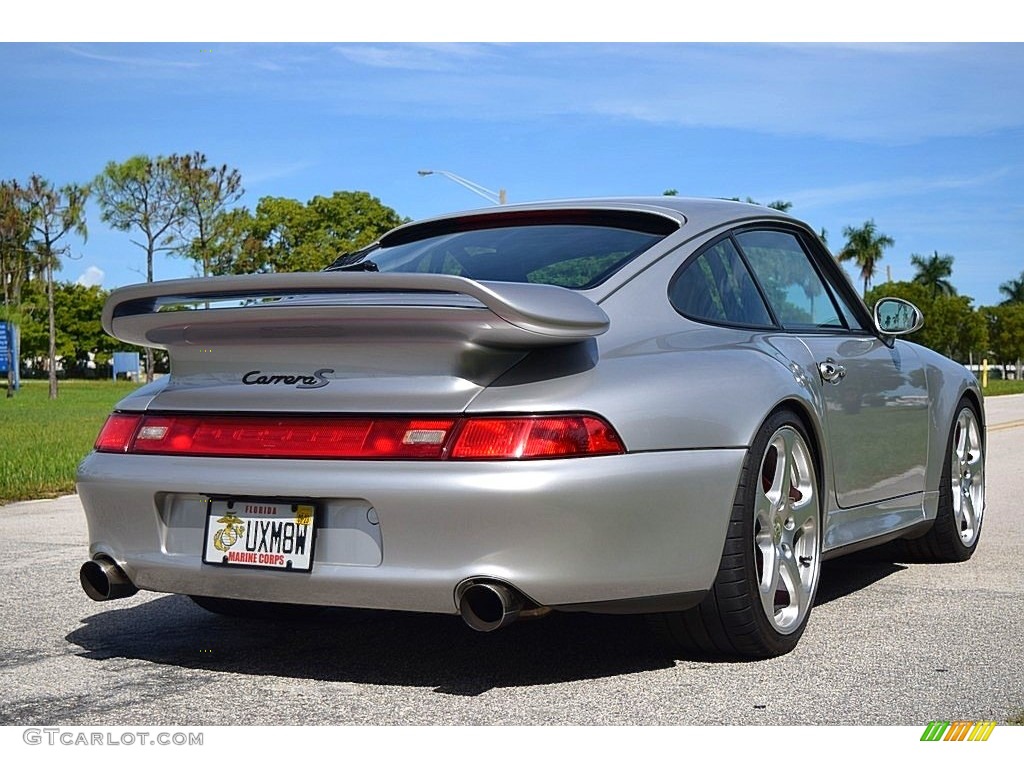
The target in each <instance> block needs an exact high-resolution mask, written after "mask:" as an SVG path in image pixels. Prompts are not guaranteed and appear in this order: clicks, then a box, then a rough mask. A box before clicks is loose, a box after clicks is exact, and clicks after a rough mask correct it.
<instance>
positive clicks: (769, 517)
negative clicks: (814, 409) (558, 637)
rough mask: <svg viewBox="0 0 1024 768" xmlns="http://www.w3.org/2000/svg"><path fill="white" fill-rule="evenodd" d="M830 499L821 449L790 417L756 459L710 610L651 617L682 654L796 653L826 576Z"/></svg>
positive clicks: (758, 440)
mask: <svg viewBox="0 0 1024 768" xmlns="http://www.w3.org/2000/svg"><path fill="white" fill-rule="evenodd" d="M821 506H822V505H821V498H820V494H819V486H818V481H817V473H816V469H815V457H814V454H813V452H812V449H811V441H810V439H809V438H808V436H807V432H806V429H805V428H804V426H803V423H802V421H801V420H800V418H799V417H798V416H797V415H796V414H795V413H793V412H791V411H788V410H783V411H778V412H776V413H775V414H773V415H772V416H770V417H769V418H768V420H767V421H766V422H765V423H764V425H763V426H762V427H761V429H760V430H759V431H758V434H757V436H756V437H755V439H754V442H753V444H752V445H751V448H750V451H749V452H748V453H747V458H746V461H745V462H744V465H743V470H742V472H741V474H740V483H739V486H738V487H737V490H736V499H735V501H734V503H733V510H732V516H731V518H730V520H729V529H728V533H727V536H726V540H725V547H724V549H723V552H722V562H721V565H720V566H719V569H718V576H717V578H716V579H715V583H714V585H713V586H712V588H711V590H710V592H708V594H707V596H706V597H705V598H704V600H703V602H701V603H700V605H698V606H696V607H695V608H692V609H690V610H688V611H683V612H679V613H666V614H658V615H655V616H652V617H651V620H652V622H653V623H654V625H655V629H656V631H657V632H658V633H659V634H660V635H661V636H662V638H663V639H665V640H667V641H668V642H669V643H670V644H671V645H672V646H673V647H674V648H679V649H682V650H685V651H697V652H699V653H703V654H711V655H715V656H725V657H747V658H768V657H771V656H779V655H781V654H784V653H788V652H789V651H791V650H793V648H794V647H795V646H796V644H797V642H798V641H799V639H800V636H801V635H802V634H803V631H804V628H805V627H806V626H807V620H808V617H809V616H810V614H811V608H812V607H813V605H814V597H815V594H816V592H817V588H818V579H819V577H820V574H821V527H822V523H821V517H822V515H821Z"/></svg>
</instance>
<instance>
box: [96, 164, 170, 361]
mask: <svg viewBox="0 0 1024 768" xmlns="http://www.w3.org/2000/svg"><path fill="white" fill-rule="evenodd" d="M178 166H179V163H178V160H177V159H176V158H175V157H173V156H172V157H164V156H160V157H156V158H151V157H148V156H146V155H135V156H134V157H130V158H128V159H127V160H125V161H124V162H123V163H116V162H113V161H111V162H109V163H107V165H106V167H105V168H104V169H103V173H101V174H100V175H99V176H97V177H96V179H95V181H93V189H94V190H95V194H96V201H97V203H99V206H100V211H101V213H100V218H101V219H102V220H103V221H104V222H106V223H107V224H109V225H110V226H112V227H113V228H114V229H118V230H121V231H122V232H129V231H132V230H138V231H139V232H140V233H141V234H142V241H141V242H140V241H138V240H132V242H133V243H134V244H135V245H137V246H139V247H140V248H142V249H143V250H144V251H145V252H146V282H149V283H151V282H153V256H154V255H155V254H156V253H157V252H159V251H166V250H170V249H171V244H172V243H173V242H174V235H175V231H176V229H177V228H179V227H180V226H181V225H182V224H183V222H184V221H185V217H186V216H187V213H188V210H187V208H186V192H185V188H184V186H183V185H182V183H181V178H180V175H179V173H178ZM146 380H147V381H152V380H153V350H152V349H151V348H149V347H146Z"/></svg>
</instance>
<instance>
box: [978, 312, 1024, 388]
mask: <svg viewBox="0 0 1024 768" xmlns="http://www.w3.org/2000/svg"><path fill="white" fill-rule="evenodd" d="M982 312H983V314H984V316H985V319H986V321H987V323H988V332H989V344H990V345H991V348H992V355H993V357H995V359H996V362H997V363H999V364H1000V365H1002V367H1003V378H1004V379H1005V378H1006V366H1007V365H1008V364H1009V363H1014V364H1015V365H1016V371H1017V374H1016V377H1017V378H1018V379H1019V378H1021V367H1020V363H1021V359H1024V303H1014V304H1010V303H1006V302H1004V303H1002V304H1000V305H999V306H998V307H985V308H984V309H983V310H982Z"/></svg>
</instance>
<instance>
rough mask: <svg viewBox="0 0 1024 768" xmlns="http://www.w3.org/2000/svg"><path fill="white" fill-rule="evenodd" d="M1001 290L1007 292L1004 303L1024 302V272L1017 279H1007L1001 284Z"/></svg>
mask: <svg viewBox="0 0 1024 768" xmlns="http://www.w3.org/2000/svg"><path fill="white" fill-rule="evenodd" d="M999 292H1000V293H1003V294H1006V301H1004V302H1003V304H1024V272H1021V273H1020V277H1019V278H1017V279H1016V280H1007V281H1006V282H1005V283H1003V284H1002V285H1000V286H999Z"/></svg>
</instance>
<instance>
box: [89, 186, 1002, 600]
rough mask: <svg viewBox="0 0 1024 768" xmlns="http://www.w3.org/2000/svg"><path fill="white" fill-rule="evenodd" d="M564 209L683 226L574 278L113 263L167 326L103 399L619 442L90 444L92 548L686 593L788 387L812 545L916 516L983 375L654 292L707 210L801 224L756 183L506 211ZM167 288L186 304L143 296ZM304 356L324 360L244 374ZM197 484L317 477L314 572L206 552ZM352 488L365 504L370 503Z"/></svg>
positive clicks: (278, 576) (552, 586) (191, 576)
mask: <svg viewBox="0 0 1024 768" xmlns="http://www.w3.org/2000/svg"><path fill="white" fill-rule="evenodd" d="M562 209H573V210H580V209H587V210H627V211H644V212H647V213H650V214H652V215H657V216H661V217H665V218H668V219H671V220H673V221H675V222H677V223H678V224H679V228H678V230H677V231H675V232H674V233H672V234H670V235H668V236H666V237H664V239H662V240H661V241H659V242H658V243H657V244H656V245H654V246H653V247H651V248H650V249H649V250H648V251H646V252H645V253H643V254H641V255H640V256H639V257H637V258H636V259H634V260H633V261H630V262H629V263H627V264H626V265H625V266H623V267H622V268H621V269H620V270H619V271H618V272H617V273H616V274H615V275H614V276H613V277H612V278H610V279H608V280H607V281H605V282H604V283H601V284H600V285H597V286H596V287H594V288H591V289H589V290H581V291H570V290H567V289H563V288H556V287H552V286H545V285H532V284H513V283H477V282H475V281H472V280H468V279H465V278H456V277H451V276H443V275H409V274H390V273H381V274H369V273H323V274H322V273H316V274H291V275H254V276H244V277H232V278H211V279H204V280H185V281H170V282H168V283H157V284H152V285H146V286H136V287H132V288H126V289H120V290H118V291H115V292H114V294H113V295H112V297H111V299H110V302H109V303H108V306H107V308H106V310H105V312H104V325H105V327H106V328H107V329H108V331H110V332H112V333H114V334H115V335H117V336H119V337H120V338H125V339H128V340H132V341H136V342H142V341H145V342H146V343H148V344H151V345H157V346H164V347H166V348H167V349H168V351H169V353H170V356H171V361H172V373H171V374H170V375H169V376H167V377H164V378H163V379H161V380H159V381H157V382H155V383H154V384H152V385H148V386H146V387H143V388H141V389H140V390H138V391H137V392H135V393H133V394H132V395H129V396H128V397H127V398H125V399H124V400H123V401H122V402H121V403H120V404H119V406H118V407H119V408H120V409H122V410H126V411H143V410H154V411H185V412H214V413H219V412H225V411H229V412H233V413H240V412H266V413H282V414H283V413H302V414H318V413H342V414H347V413H350V414H358V413H377V414H381V413H402V414H410V413H445V414H451V415H459V414H494V413H506V414H517V413H528V414H538V413H563V412H572V413H582V412H587V413H594V414H599V415H600V416H601V417H603V418H605V419H606V420H607V421H608V422H609V423H610V424H611V425H612V426H613V427H614V429H615V431H616V432H617V433H618V435H619V436H620V437H621V439H622V442H623V444H624V446H625V449H626V451H627V453H626V454H624V455H620V456H604V457H590V458H582V459H557V460H549V461H529V462H493V463H488V462H466V463H459V462H429V461H428V462H399V461H286V460H276V459H275V460H272V459H224V458H220V459H210V458H186V457H170V456H134V455H115V454H102V453H92V454H90V455H89V456H88V457H87V458H86V459H85V460H84V461H83V462H82V464H81V466H80V468H79V477H78V487H79V492H80V494H81V497H82V501H83V506H84V507H85V510H86V514H87V517H88V520H89V531H90V542H91V544H90V552H91V554H92V555H97V554H103V555H106V556H109V557H110V558H112V559H114V560H115V561H116V562H117V563H118V564H120V565H121V566H122V567H123V568H124V570H125V571H126V572H127V573H128V575H129V576H130V577H131V579H132V580H133V581H134V582H135V583H136V584H137V585H138V586H139V587H141V588H143V589H152V590H156V591H167V592H179V593H187V594H201V595H219V596H224V597H236V598H248V599H261V600H276V601H282V602H305V603H320V604H329V605H350V606H360V607H378V608H393V609H405V610H421V611H436V612H447V613H453V612H455V611H456V609H457V607H456V603H455V600H454V591H455V588H456V586H457V585H458V584H459V583H460V582H461V581H462V580H464V579H467V578H491V579H497V580H501V581H505V582H507V583H509V584H512V585H514V586H515V587H516V588H518V589H520V590H521V591H522V592H524V593H525V594H526V595H527V596H528V597H529V598H531V599H532V600H534V601H536V602H537V603H539V604H541V605H552V606H558V607H567V608H568V607H572V606H574V605H575V606H579V605H591V604H601V603H609V602H614V601H629V600H636V599H640V598H650V597H657V596H662V595H672V594H684V593H685V594H699V593H700V592H702V591H705V590H707V589H708V588H709V587H710V586H711V584H712V582H713V581H714V578H715V574H716V572H717V568H718V564H719V560H720V557H721V551H722V544H723V541H724V536H725V528H726V524H727V522H728V519H729V516H730V513H731V510H732V505H733V501H734V497H735V493H736V485H737V481H738V478H739V474H740V470H741V466H742V464H743V460H744V457H745V455H746V450H747V447H748V446H749V445H750V444H751V442H752V440H753V438H754V436H755V435H756V434H757V432H758V430H759V428H760V426H761V424H762V423H763V422H764V420H765V419H766V418H767V416H768V415H769V414H770V413H772V412H773V411H774V410H775V409H777V408H779V407H781V406H783V405H785V406H786V407H789V408H791V409H795V410H797V411H798V412H799V413H800V414H801V415H802V416H803V418H804V419H805V421H806V425H807V428H808V431H809V433H810V434H811V437H812V442H813V443H814V446H813V447H814V453H815V455H816V457H817V459H818V461H819V463H820V467H819V472H818V473H817V474H818V477H819V482H820V483H821V485H822V489H821V491H822V492H821V498H822V499H823V500H824V504H825V508H824V509H823V514H824V523H823V532H822V549H823V551H824V553H825V555H826V556H828V555H829V554H834V553H839V552H842V551H845V550H847V549H849V548H851V547H856V546H858V545H862V544H865V543H870V542H872V541H879V540H883V539H885V538H891V537H893V536H897V535H900V533H901V532H907V531H910V530H912V529H913V528H914V527H915V526H919V525H920V524H922V523H925V522H927V521H928V520H930V519H933V518H934V517H935V514H936V505H937V499H938V487H939V478H940V474H941V470H942V462H943V461H944V459H945V451H946V445H947V441H948V437H949V431H950V425H951V423H952V421H953V418H954V411H955V408H956V405H957V403H958V402H959V401H960V399H961V398H962V397H963V396H965V395H966V396H968V397H971V398H974V399H975V401H976V402H977V403H978V404H979V409H980V411H981V417H982V420H983V419H984V411H983V407H982V400H981V395H980V391H979V390H978V387H977V384H976V382H975V381H974V378H973V377H972V376H971V375H970V374H969V373H968V372H967V371H966V370H965V369H964V368H963V367H962V366H959V365H957V364H955V363H953V362H952V361H949V360H947V359H946V358H943V357H941V356H940V355H937V354H935V353H934V352H931V351H929V350H926V349H924V348H922V347H919V346H917V345H914V344H910V343H907V342H903V341H900V340H893V339H891V338H887V339H882V338H879V337H877V336H874V335H873V334H872V333H865V332H862V331H858V332H854V331H849V332H844V333H837V334H821V333H817V334H816V333H793V332H785V331H781V330H777V329H776V330H766V329H749V328H736V327H722V326H716V325H710V324H707V323H702V322H695V321H693V320H690V319H687V318H686V317H683V316H681V315H680V314H679V313H678V312H677V311H676V310H675V309H674V308H673V307H672V306H671V304H670V302H669V300H668V297H667V293H666V291H667V286H668V285H669V282H670V280H671V279H672V276H673V275H674V274H676V273H677V271H678V270H679V269H680V268H681V266H682V265H683V264H684V263H685V262H686V261H687V259H689V258H690V257H691V256H693V255H694V254H696V253H698V252H699V251H700V249H701V248H702V247H703V246H704V245H705V244H707V243H708V242H710V241H713V240H714V239H715V238H716V237H719V236H721V235H722V234H723V233H726V232H728V231H730V230H731V229H733V228H735V227H738V226H749V225H751V224H756V223H764V224H765V225H766V226H773V227H778V226H783V227H787V228H789V229H791V230H792V231H794V232H800V233H802V235H803V236H805V237H807V238H814V242H818V241H817V238H816V236H815V235H814V233H813V231H812V230H810V229H809V228H808V227H807V226H806V225H803V224H801V223H800V222H798V221H796V220H794V219H792V218H790V217H789V216H787V215H785V214H782V213H779V212H777V211H772V210H769V209H764V208H761V207H758V206H749V205H744V204H737V203H731V202H724V201H694V200H686V199H677V198H657V199H653V200H652V199H646V200H630V199H617V200H584V201H558V202H550V203H540V204H535V205H529V206H507V207H505V208H503V209H502V211H503V213H515V212H518V211H522V212H529V211H537V210H545V211H547V210H562ZM491 214H492V210H491V209H488V210H486V211H482V212H470V213H467V214H459V215H458V216H463V217H466V216H475V215H480V216H485V215H491ZM446 218H447V217H445V218H442V219H437V220H434V221H444V220H446ZM418 224H419V223H417V224H412V225H407V227H410V228H412V227H416V226H418ZM402 229H403V230H404V229H405V228H402ZM819 247H820V248H821V251H822V256H821V258H823V259H824V258H825V256H824V254H827V251H824V247H823V246H820V244H819ZM830 278H831V279H832V280H834V281H835V282H836V283H837V285H839V288H840V289H841V290H842V291H843V296H844V298H845V299H846V300H847V301H848V302H849V303H851V304H856V305H858V306H859V307H860V310H859V311H861V312H863V314H864V316H865V317H866V316H867V311H866V309H864V308H863V306H862V305H861V304H860V302H859V299H858V298H857V294H856V291H855V290H854V289H853V288H852V286H850V284H849V280H848V278H846V277H845V276H843V275H842V273H841V271H839V270H838V269H836V270H835V274H834V275H833V274H831V273H830ZM369 291H372V293H369ZM260 296H262V297H264V299H265V298H266V297H273V298H274V300H273V301H271V302H270V303H262V304H261V303H256V304H250V305H249V306H243V307H237V306H236V307H229V308H217V309H206V308H204V307H205V304H206V302H211V305H212V304H214V303H216V301H217V300H218V297H227V299H229V300H231V299H238V298H239V297H249V298H252V297H260ZM161 297H163V298H162V299H161ZM282 297H283V298H282ZM161 300H163V301H164V303H165V304H168V303H169V304H170V305H175V304H181V303H185V302H186V301H187V302H188V303H190V304H191V306H193V307H194V309H192V310H186V311H153V310H157V309H159V308H160V307H159V305H160V302H161ZM168 308H170V307H168ZM826 357H832V358H835V359H837V360H839V361H841V362H842V363H843V364H844V365H845V366H846V367H847V370H848V375H847V376H846V378H845V379H844V380H843V381H841V382H839V383H838V384H828V383H825V382H823V380H822V377H821V376H820V375H819V370H818V365H819V363H821V362H822V360H823V359H824V358H826ZM253 372H260V373H259V374H257V375H256V376H252V375H249V374H252V373H253ZM314 373H315V374H316V377H317V383H318V384H319V382H320V380H321V379H322V380H323V382H325V383H324V384H322V385H318V386H316V387H313V388H299V387H298V386H296V385H294V384H289V383H288V380H287V379H283V380H282V381H279V382H277V383H274V384H265V385H258V386H254V385H253V384H251V383H248V382H251V381H253V380H254V379H258V378H259V376H260V375H263V374H265V375H267V376H268V377H272V376H275V375H276V376H280V377H286V376H289V375H294V376H298V375H303V376H308V375H312V374H314ZM247 375H249V378H248V380H247V379H246V377H247ZM851 446H855V447H856V449H855V450H852V451H851ZM211 494H215V495H237V496H239V497H252V498H260V497H264V498H266V497H280V496H289V497H301V498H309V499H315V500H320V501H321V502H322V504H323V505H324V509H325V512H324V520H323V525H324V528H323V530H322V535H323V536H324V539H323V542H325V543H324V548H323V549H318V550H317V556H316V557H317V559H316V562H315V567H314V569H313V572H312V573H310V574H291V573H275V572H265V571H256V570H253V571H249V570H245V569H232V568H221V567H218V566H215V565H204V564H202V562H201V558H200V544H201V542H200V539H201V536H202V530H201V521H202V513H201V511H200V510H201V508H202V505H203V504H204V501H203V499H205V498H206V497H207V496H208V495H211ZM370 508H372V509H373V510H374V513H375V514H376V516H377V517H378V519H379V524H377V525H373V524H368V523H367V517H366V515H367V512H368V510H370ZM318 546H319V545H318Z"/></svg>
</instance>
